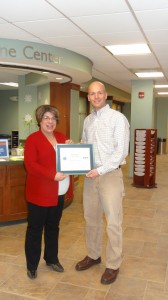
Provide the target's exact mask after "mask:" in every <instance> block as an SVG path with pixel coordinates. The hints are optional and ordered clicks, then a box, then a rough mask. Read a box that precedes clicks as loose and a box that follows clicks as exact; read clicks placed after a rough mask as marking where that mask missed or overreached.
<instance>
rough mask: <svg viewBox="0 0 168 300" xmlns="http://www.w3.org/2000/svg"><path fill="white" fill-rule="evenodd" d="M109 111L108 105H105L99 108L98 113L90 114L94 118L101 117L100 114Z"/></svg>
mask: <svg viewBox="0 0 168 300" xmlns="http://www.w3.org/2000/svg"><path fill="white" fill-rule="evenodd" d="M109 109H110V106H109V104H106V105H105V106H103V107H102V108H100V109H99V110H98V111H95V110H92V114H93V115H95V116H101V114H103V113H104V112H106V111H107V110H109Z"/></svg>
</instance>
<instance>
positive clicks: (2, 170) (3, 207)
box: [0, 161, 73, 222]
mask: <svg viewBox="0 0 168 300" xmlns="http://www.w3.org/2000/svg"><path fill="white" fill-rule="evenodd" d="M71 177H72V176H71ZM25 183H26V170H25V167H24V162H23V161H5V162H0V222H6V221H14V220H21V219H25V218H27V203H26V199H25ZM72 201H73V178H71V184H70V188H69V190H68V192H67V194H66V196H65V205H64V207H67V206H68V205H70V204H71V202H72Z"/></svg>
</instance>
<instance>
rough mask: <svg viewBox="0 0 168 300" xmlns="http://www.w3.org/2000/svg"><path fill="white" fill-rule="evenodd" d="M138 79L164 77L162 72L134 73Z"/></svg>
mask: <svg viewBox="0 0 168 300" xmlns="http://www.w3.org/2000/svg"><path fill="white" fill-rule="evenodd" d="M135 74H136V75H137V76H138V77H140V78H153V77H164V75H163V73H162V72H149V71H148V72H136V73H135Z"/></svg>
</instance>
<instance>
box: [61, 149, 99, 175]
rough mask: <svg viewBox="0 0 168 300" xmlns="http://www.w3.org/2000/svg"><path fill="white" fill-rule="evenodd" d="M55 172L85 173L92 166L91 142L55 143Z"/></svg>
mask: <svg viewBox="0 0 168 300" xmlns="http://www.w3.org/2000/svg"><path fill="white" fill-rule="evenodd" d="M56 156H57V172H62V173H65V174H69V175H75V174H86V173H88V172H89V171H90V170H91V169H93V168H94V165H93V145H92V144H57V148H56Z"/></svg>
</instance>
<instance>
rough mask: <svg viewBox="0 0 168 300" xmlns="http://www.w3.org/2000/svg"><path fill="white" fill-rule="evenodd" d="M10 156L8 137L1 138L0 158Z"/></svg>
mask: <svg viewBox="0 0 168 300" xmlns="http://www.w3.org/2000/svg"><path fill="white" fill-rule="evenodd" d="M4 158H6V159H8V158H9V148H8V139H0V159H4Z"/></svg>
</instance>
